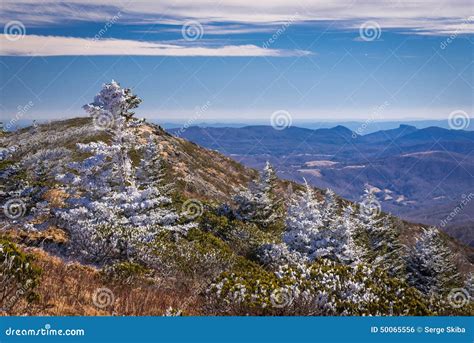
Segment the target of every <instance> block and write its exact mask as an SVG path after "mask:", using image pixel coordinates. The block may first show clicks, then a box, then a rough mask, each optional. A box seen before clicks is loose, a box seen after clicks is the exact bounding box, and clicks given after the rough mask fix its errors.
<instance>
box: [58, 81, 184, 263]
mask: <svg viewBox="0 0 474 343" xmlns="http://www.w3.org/2000/svg"><path fill="white" fill-rule="evenodd" d="M139 102H140V100H139V99H138V98H137V97H136V96H135V95H132V94H131V93H130V91H128V90H124V89H122V88H120V87H119V86H118V84H117V83H115V82H112V83H111V84H106V85H104V87H103V89H102V90H101V92H100V93H99V94H98V95H97V97H96V98H95V102H94V103H93V104H89V105H86V106H85V108H86V110H87V111H88V112H89V113H90V114H91V115H92V116H96V115H97V114H98V113H99V114H103V113H108V115H110V116H111V118H112V119H113V120H112V121H113V123H112V124H111V125H110V126H108V127H107V128H106V130H107V132H108V133H109V134H110V137H111V144H110V145H108V144H106V143H104V142H91V143H88V144H78V145H77V147H78V149H79V150H80V151H81V152H82V153H85V154H87V155H90V156H89V157H87V158H86V159H85V160H83V161H81V162H75V163H70V164H69V168H70V169H71V173H69V174H66V175H61V176H60V177H59V179H60V180H61V181H63V182H64V184H65V185H66V187H67V190H68V192H69V194H70V198H69V201H68V204H69V207H68V208H66V209H64V210H59V211H58V215H59V217H60V218H61V219H62V220H63V223H64V225H65V227H66V228H67V229H68V231H69V232H70V234H71V241H72V244H71V247H80V248H79V249H77V250H79V251H77V252H78V253H79V254H81V255H82V256H84V257H86V258H89V259H91V260H96V261H99V262H102V261H104V260H107V259H123V258H131V257H134V256H139V255H140V253H141V252H142V251H143V249H142V248H143V245H144V244H146V243H148V242H150V241H152V240H153V238H154V237H155V236H156V235H157V234H158V233H159V232H161V231H162V230H170V231H174V232H180V233H185V232H186V231H187V229H189V227H191V226H192V225H176V222H177V220H178V219H179V216H178V215H177V214H176V213H175V212H174V211H173V210H171V209H169V208H168V207H167V205H168V204H169V203H170V202H171V199H170V198H169V197H167V196H166V195H163V194H162V193H161V192H160V189H159V188H158V187H157V185H158V184H159V183H160V179H159V173H158V174H157V176H153V172H152V170H151V169H152V168H154V167H156V166H157V163H158V162H157V160H155V159H151V160H150V161H146V162H144V161H142V163H141V164H140V168H139V171H138V173H137V174H138V175H139V184H138V185H137V182H136V175H135V174H136V173H135V168H134V166H133V164H132V161H131V159H130V156H129V152H130V150H131V147H132V146H134V145H136V144H135V143H136V141H135V140H134V137H135V135H134V133H133V130H134V128H136V127H137V125H140V121H138V120H135V118H133V117H132V116H133V112H131V111H130V109H131V108H134V107H136V106H135V105H136V104H138V103H139ZM148 149H149V152H147V153H145V155H147V154H148V155H155V156H156V151H151V150H154V149H155V146H153V144H152V145H150V146H149V147H148ZM147 157H149V156H147ZM144 158H145V157H144ZM158 172H159V170H158Z"/></svg>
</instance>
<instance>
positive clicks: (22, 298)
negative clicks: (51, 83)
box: [0, 82, 474, 315]
mask: <svg viewBox="0 0 474 343" xmlns="http://www.w3.org/2000/svg"><path fill="white" fill-rule="evenodd" d="M140 102H141V100H140V98H138V97H137V96H136V95H134V94H132V92H131V90H130V89H126V88H122V87H121V86H120V85H119V84H118V83H116V82H111V83H109V84H106V85H104V87H103V88H102V90H101V91H100V93H99V94H98V95H97V96H96V98H95V99H94V101H93V102H92V103H90V104H87V105H85V106H84V109H85V111H86V112H87V113H88V115H89V118H76V119H70V120H66V121H61V122H53V123H50V124H44V125H39V126H32V127H29V128H26V129H22V130H20V131H16V132H12V133H3V134H2V136H1V141H0V143H1V146H2V150H1V151H0V168H1V171H0V179H1V185H2V190H1V193H0V203H1V204H2V205H3V211H2V212H1V214H0V216H1V217H0V223H1V226H2V230H1V238H0V239H1V240H0V252H1V254H0V276H1V278H2V283H1V286H0V307H1V308H2V310H3V312H2V313H3V314H6V315H13V314H14V315H96V314H104V315H105V314H109V315H472V314H474V312H473V310H474V307H473V304H472V296H473V295H474V294H473V291H474V289H473V287H474V285H473V282H474V279H473V274H472V273H473V272H474V266H473V264H472V263H473V255H474V254H473V250H472V249H471V248H469V247H466V246H464V245H462V244H460V243H459V242H457V241H455V240H453V239H451V238H449V237H448V236H447V235H445V234H444V233H442V232H440V231H439V230H438V229H436V228H429V227H424V226H421V225H415V224H410V223H407V222H404V221H402V220H400V219H398V218H396V217H394V216H391V215H388V214H386V213H383V212H381V209H380V203H379V201H378V200H377V198H376V195H375V194H374V192H372V191H371V190H366V192H365V193H364V195H363V196H362V197H361V198H360V201H358V202H349V201H347V200H344V199H342V198H340V197H339V196H337V195H336V194H335V193H334V192H333V191H331V190H329V189H328V190H318V189H315V188H312V187H311V186H310V185H309V184H308V183H306V184H303V185H299V184H295V183H292V182H289V181H282V180H280V179H278V178H277V176H276V171H275V169H274V168H273V167H272V165H271V164H270V163H267V164H266V165H265V167H264V168H263V170H261V171H260V172H257V171H255V170H251V169H248V168H245V167H243V166H242V165H240V164H238V163H237V162H235V161H233V160H231V159H230V158H228V157H224V156H223V155H221V154H219V153H218V152H215V151H210V150H206V149H204V148H201V147H199V146H197V145H195V144H193V143H190V142H188V141H186V140H184V139H181V138H176V137H173V136H171V135H169V134H168V133H166V132H165V131H164V130H162V129H161V128H160V127H159V126H156V125H151V124H148V123H146V122H145V121H144V120H141V119H138V118H136V116H135V114H134V113H133V109H134V108H136V107H138V106H139V104H140Z"/></svg>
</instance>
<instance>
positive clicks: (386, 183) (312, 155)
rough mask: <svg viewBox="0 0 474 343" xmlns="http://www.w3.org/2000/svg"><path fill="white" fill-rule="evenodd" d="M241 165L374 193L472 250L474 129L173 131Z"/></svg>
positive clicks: (348, 191)
mask: <svg viewBox="0 0 474 343" xmlns="http://www.w3.org/2000/svg"><path fill="white" fill-rule="evenodd" d="M168 131H169V132H171V133H174V134H178V133H179V136H181V137H183V138H186V139H188V140H190V141H192V142H195V143H197V144H199V145H201V146H203V147H206V148H210V149H214V150H217V151H220V152H222V153H224V154H226V155H228V156H231V157H232V158H233V159H235V160H237V161H239V162H242V163H243V164H245V165H247V166H250V167H255V168H261V167H262V166H263V164H264V163H265V161H267V160H269V161H270V162H271V163H272V164H274V165H275V167H276V168H277V170H278V171H279V175H280V176H281V177H283V178H286V179H289V180H294V181H298V182H302V181H303V178H304V179H306V180H307V181H308V182H310V183H311V184H312V185H314V186H316V187H319V188H331V189H333V190H334V191H336V192H337V193H338V194H339V195H341V196H343V197H345V198H347V199H350V200H354V201H357V200H359V198H360V196H361V195H362V194H361V190H362V189H363V188H364V186H365V187H368V188H372V189H373V190H374V191H375V192H376V193H377V196H378V199H379V201H380V202H381V204H382V209H383V210H384V211H387V212H391V213H393V214H396V215H397V216H400V217H402V218H404V219H407V220H410V221H415V222H420V223H424V224H430V225H436V226H439V227H441V228H443V229H444V230H445V231H447V232H448V233H450V234H451V235H452V236H454V237H456V238H458V239H461V240H463V241H464V242H465V243H467V244H469V245H471V246H474V230H473V229H474V132H473V131H465V130H448V129H444V128H441V127H427V128H423V129H419V128H416V127H415V126H411V125H400V126H399V127H398V128H395V129H389V130H380V131H377V132H374V133H371V134H367V135H358V134H357V133H355V132H354V131H352V130H350V129H348V128H346V127H344V126H341V125H339V126H335V127H332V128H323V129H316V130H312V129H307V128H299V127H289V128H286V129H284V130H275V129H274V128H272V127H271V126H246V127H242V128H233V127H228V128H225V127H206V128H204V127H196V126H194V127H189V128H187V129H186V130H183V129H181V130H180V129H169V130H168Z"/></svg>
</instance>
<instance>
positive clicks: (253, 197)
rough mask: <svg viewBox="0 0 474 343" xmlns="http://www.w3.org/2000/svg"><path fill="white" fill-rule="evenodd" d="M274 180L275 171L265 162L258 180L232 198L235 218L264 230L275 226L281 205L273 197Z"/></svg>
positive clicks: (279, 215) (278, 218)
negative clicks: (235, 206) (234, 205)
mask: <svg viewBox="0 0 474 343" xmlns="http://www.w3.org/2000/svg"><path fill="white" fill-rule="evenodd" d="M276 180H277V177H276V173H275V170H274V169H273V167H272V166H271V165H270V163H269V162H267V163H266V165H265V167H264V169H263V171H262V172H261V173H260V175H259V178H258V179H257V180H255V181H253V182H252V183H251V184H250V187H249V188H248V189H246V190H243V191H241V192H239V193H238V194H236V195H235V196H234V198H233V200H234V202H235V203H236V205H237V208H236V210H235V216H236V218H237V219H239V220H242V221H247V222H251V223H255V224H257V225H259V226H261V227H264V228H266V227H268V226H271V225H275V223H277V222H278V221H279V220H280V219H281V203H280V202H279V201H278V200H277V199H276V195H275V186H276Z"/></svg>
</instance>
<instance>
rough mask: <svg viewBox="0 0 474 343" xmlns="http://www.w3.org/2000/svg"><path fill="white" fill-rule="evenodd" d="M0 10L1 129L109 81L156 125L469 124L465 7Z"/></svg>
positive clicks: (81, 5) (15, 4)
mask: <svg viewBox="0 0 474 343" xmlns="http://www.w3.org/2000/svg"><path fill="white" fill-rule="evenodd" d="M0 6H1V7H0V18H1V19H0V22H1V25H2V26H3V32H1V33H0V78H1V83H0V87H1V88H0V100H1V101H0V116H1V119H2V120H3V121H8V120H20V119H21V120H23V119H38V120H40V119H63V118H66V117H74V116H83V115H85V113H84V111H83V110H82V108H81V107H82V105H84V104H86V103H89V102H91V101H92V100H93V97H94V95H95V94H96V93H97V92H98V91H99V90H100V87H101V85H102V84H103V83H105V82H110V81H111V80H112V79H114V80H116V81H118V82H120V84H121V85H122V86H123V87H128V88H132V90H133V92H134V93H136V94H138V95H139V96H140V97H141V98H142V99H143V103H142V105H141V106H140V108H139V109H138V110H137V114H138V115H140V116H143V117H146V118H149V119H153V120H155V121H158V122H160V121H163V122H185V123H187V124H188V125H191V124H193V123H198V122H206V121H218V122H248V123H251V122H260V123H265V122H267V121H271V120H272V118H274V116H275V114H281V113H284V114H285V116H287V117H288V118H289V119H290V120H292V121H295V122H296V121H322V120H330V121H342V120H359V121H368V120H380V121H382V120H400V121H403V120H412V119H448V118H449V117H450V115H451V114H452V113H462V114H463V115H464V116H466V115H467V116H469V117H472V116H473V108H474V106H473V102H474V101H473V100H474V95H473V94H474V91H473V87H474V66H473V60H474V58H473V57H474V49H473V44H474V16H473V15H474V6H473V5H472V2H471V1H465V0H451V1H434V0H426V1H397V0H381V1H358V0H352V1H348V0H336V1H331V2H329V1H328V2H325V1H306V0H295V1H282V0H273V1H269V0H259V1H255V0H252V1H249V0H227V1H224V0H221V1H207V0H194V1H192V0H182V1H170V0H160V1H107V0H88V1H87V0H76V1H48V0H44V1H43V0H35V1H32V0H25V1H22V0H20V1H19V0H16V1H8V0H7V1H5V0H4V1H2V3H1V5H0ZM272 116H273V117H272ZM288 118H287V119H288Z"/></svg>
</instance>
